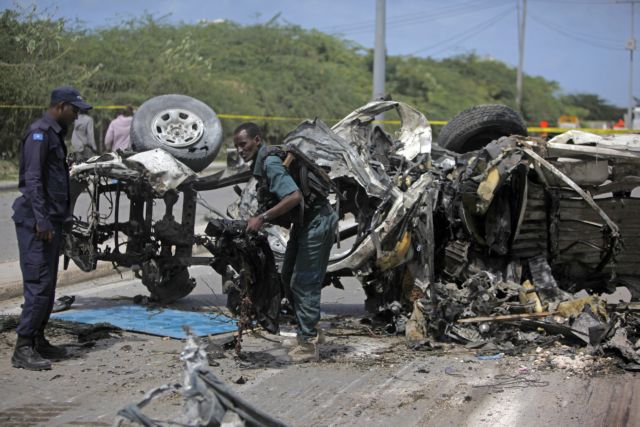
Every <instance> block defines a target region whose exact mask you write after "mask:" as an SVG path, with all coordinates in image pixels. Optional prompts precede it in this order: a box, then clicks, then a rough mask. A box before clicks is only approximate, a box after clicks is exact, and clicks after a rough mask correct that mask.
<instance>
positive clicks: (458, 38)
mask: <svg viewBox="0 0 640 427" xmlns="http://www.w3.org/2000/svg"><path fill="white" fill-rule="evenodd" d="M511 13H513V7H509V8H508V9H506V10H504V11H503V12H502V13H499V14H497V15H494V16H492V17H491V18H489V19H487V20H486V21H484V22H481V23H479V24H477V25H475V26H473V27H470V28H467V29H466V30H464V31H462V32H461V33H458V34H456V35H455V36H453V37H450V38H449V39H446V40H444V41H440V42H438V43H435V44H432V45H430V46H427V47H423V48H421V49H418V50H416V51H413V52H411V53H410V54H409V55H416V54H418V53H421V52H424V51H427V50H431V49H433V48H436V47H438V46H442V45H445V44H446V46H444V47H443V48H442V49H439V50H437V51H436V52H434V53H433V54H432V55H435V54H437V53H440V52H442V51H445V50H448V49H449V48H450V47H451V46H452V45H453V44H456V43H459V42H462V41H465V40H467V39H469V38H470V37H473V36H475V35H476V34H479V33H481V32H482V31H484V30H486V29H487V28H489V27H491V26H492V25H494V24H496V23H497V22H498V21H500V20H502V19H503V18H504V17H506V16H508V15H509V14H511ZM447 43H449V44H447Z"/></svg>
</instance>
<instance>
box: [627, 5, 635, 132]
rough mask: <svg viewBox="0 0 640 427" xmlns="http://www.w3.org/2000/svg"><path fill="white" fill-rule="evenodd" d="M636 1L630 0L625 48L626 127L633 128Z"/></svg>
mask: <svg viewBox="0 0 640 427" xmlns="http://www.w3.org/2000/svg"><path fill="white" fill-rule="evenodd" d="M635 3H636V2H631V36H630V37H629V41H628V42H627V48H628V49H629V108H628V111H627V121H626V123H625V124H626V125H627V126H626V128H627V129H633V107H635V101H634V99H633V51H634V50H635V49H636V38H635V37H634V35H635V33H634V25H633V24H634V22H633V21H634V19H633V18H634V16H633V13H634V6H635Z"/></svg>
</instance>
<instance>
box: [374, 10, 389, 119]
mask: <svg viewBox="0 0 640 427" xmlns="http://www.w3.org/2000/svg"><path fill="white" fill-rule="evenodd" d="M385 9H386V6H385V0H376V38H375V49H374V52H373V99H374V100H375V99H378V98H381V97H383V96H384V82H385V68H386V53H387V52H386V46H385ZM378 120H381V117H378Z"/></svg>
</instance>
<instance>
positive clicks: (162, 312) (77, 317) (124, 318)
mask: <svg viewBox="0 0 640 427" xmlns="http://www.w3.org/2000/svg"><path fill="white" fill-rule="evenodd" d="M51 317H53V318H55V319H60V320H69V321H72V322H80V323H89V324H96V323H110V324H112V325H113V326H117V327H119V328H122V329H125V330H127V331H133V332H142V333H145V334H151V335H159V336H162V337H171V338H180V339H181V338H186V337H187V336H186V334H185V333H184V331H183V330H182V326H183V325H188V326H189V327H190V328H191V330H192V331H193V333H195V334H196V335H198V336H206V335H215V334H223V333H225V332H232V331H235V330H236V329H238V326H237V324H236V321H235V320H233V319H231V318H230V317H227V316H224V315H222V314H215V313H202V312H195V311H180V310H172V309H168V308H149V307H143V306H139V305H120V306H114V307H105V308H90V309H75V310H69V311H64V312H61V313H54V314H52V315H51Z"/></svg>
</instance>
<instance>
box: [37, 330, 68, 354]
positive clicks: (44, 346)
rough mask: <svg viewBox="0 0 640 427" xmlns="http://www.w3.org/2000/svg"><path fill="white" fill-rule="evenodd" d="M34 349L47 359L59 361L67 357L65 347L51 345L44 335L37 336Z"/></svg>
mask: <svg viewBox="0 0 640 427" xmlns="http://www.w3.org/2000/svg"><path fill="white" fill-rule="evenodd" d="M34 348H35V349H36V351H37V352H38V353H40V356H42V357H44V358H45V359H53V360H58V359H64V358H65V357H67V350H66V349H65V348H64V347H58V346H55V345H53V344H51V343H50V342H49V341H47V339H46V338H45V337H44V335H36V338H35V346H34Z"/></svg>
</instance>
